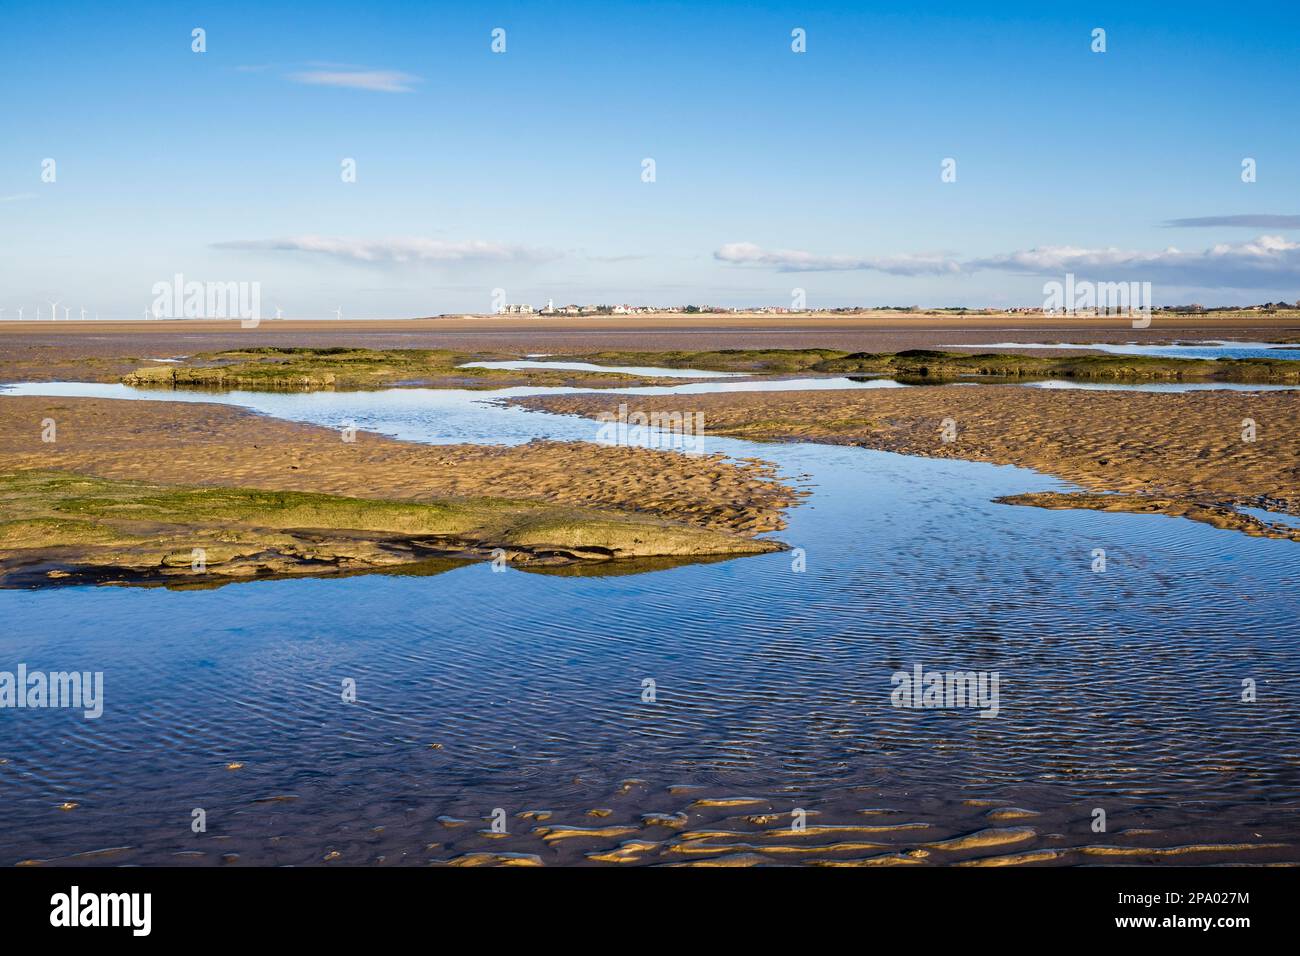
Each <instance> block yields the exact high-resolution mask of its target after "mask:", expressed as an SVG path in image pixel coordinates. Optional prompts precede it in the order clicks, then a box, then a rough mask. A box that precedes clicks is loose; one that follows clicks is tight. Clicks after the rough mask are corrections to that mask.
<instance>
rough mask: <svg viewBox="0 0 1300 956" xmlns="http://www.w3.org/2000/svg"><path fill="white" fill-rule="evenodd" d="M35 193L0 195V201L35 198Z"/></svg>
mask: <svg viewBox="0 0 1300 956" xmlns="http://www.w3.org/2000/svg"><path fill="white" fill-rule="evenodd" d="M35 198H36V193H12V194H10V195H8V196H0V202H17V201H18V200H20V199H35Z"/></svg>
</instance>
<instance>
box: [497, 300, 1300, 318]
mask: <svg viewBox="0 0 1300 956" xmlns="http://www.w3.org/2000/svg"><path fill="white" fill-rule="evenodd" d="M1154 309H1155V311H1157V312H1178V313H1197V312H1258V313H1263V314H1268V313H1272V312H1279V311H1297V310H1300V299H1297V300H1296V301H1295V302H1294V303H1291V302H1281V301H1279V302H1264V303H1262V304H1259V305H1209V306H1207V305H1201V304H1199V303H1192V304H1190V305H1164V306H1155V307H1154ZM867 312H915V313H917V314H928V315H933V314H935V313H950V314H953V315H1065V314H1067V312H1068V314H1070V315H1079V316H1103V315H1119V314H1120V312H1121V310H1120V309H1119V308H1111V309H1106V308H1101V309H1074V310H1066V309H1051V308H1043V307H1042V306H1032V307H1031V306H1020V307H1014V308H1002V309H996V308H989V307H976V308H972V307H968V306H963V305H954V306H936V307H931V308H925V307H922V306H919V305H876V306H861V305H855V306H842V307H840V308H828V309H809V308H803V309H792V308H787V307H785V306H780V305H760V306H723V305H669V306H658V305H627V304H622V305H604V304H601V305H576V304H569V305H558V306H557V305H556V304H555V303H554V301H553V300H548V301H547V303H546V305H544V306H541V307H540V308H533V306H532V305H529V304H526V303H525V304H508V305H502V306H501V307H499V308H498V309H497V310H496V314H497V315H651V314H653V315H665V314H681V315H695V314H705V315H728V314H734V315H807V314H809V313H817V314H821V315H860V314H863V313H867Z"/></svg>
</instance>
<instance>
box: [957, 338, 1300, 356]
mask: <svg viewBox="0 0 1300 956" xmlns="http://www.w3.org/2000/svg"><path fill="white" fill-rule="evenodd" d="M940 348H954V349H1086V350H1088V351H1093V352H1107V353H1109V354H1111V355H1148V356H1152V357H1155V358H1160V357H1163V358H1189V359H1221V358H1229V359H1244V358H1266V359H1300V348H1297V347H1296V346H1293V345H1282V344H1277V345H1274V344H1272V343H1269V342H1225V341H1222V340H1218V339H1214V340H1211V341H1208V342H1179V343H1177V344H1175V345H1140V344H1138V343H1137V342H1122V343H1114V342H1092V343H1090V344H1087V345H1076V344H1073V343H1071V344H1059V343H1058V344H1055V345H1053V344H1049V343H1042V342H991V343H989V344H987V345H971V344H969V343H963V344H961V345H942V346H940Z"/></svg>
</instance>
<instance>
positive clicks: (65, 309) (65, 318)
mask: <svg viewBox="0 0 1300 956" xmlns="http://www.w3.org/2000/svg"><path fill="white" fill-rule="evenodd" d="M71 314H72V308H71V307H70V306H66V305H65V306H64V307H63V321H64V322H66V321H68V318H69V316H70V315H71Z"/></svg>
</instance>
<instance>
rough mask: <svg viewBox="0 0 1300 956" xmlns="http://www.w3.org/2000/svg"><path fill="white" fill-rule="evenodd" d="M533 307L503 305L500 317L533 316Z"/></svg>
mask: <svg viewBox="0 0 1300 956" xmlns="http://www.w3.org/2000/svg"><path fill="white" fill-rule="evenodd" d="M532 314H533V307H532V306H531V305H503V306H501V311H500V312H499V313H498V315H532Z"/></svg>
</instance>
